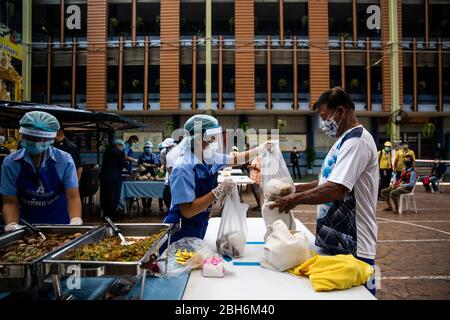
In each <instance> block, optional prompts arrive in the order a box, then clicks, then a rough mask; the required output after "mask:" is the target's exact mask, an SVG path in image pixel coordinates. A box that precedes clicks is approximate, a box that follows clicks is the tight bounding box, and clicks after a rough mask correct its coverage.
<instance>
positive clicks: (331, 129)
mask: <svg viewBox="0 0 450 320" xmlns="http://www.w3.org/2000/svg"><path fill="white" fill-rule="evenodd" d="M336 112H337V110H336V111H335V112H334V114H333V116H332V117H331V118H330V119H325V120H321V121H320V128H321V129H322V132H323V133H324V134H325V135H327V136H329V137H332V138H334V137H336V136H337V132H338V129H339V126H340V125H341V122H342V119H343V118H341V121H339V124H338V123H337V122H336V120H334V115H335V114H336Z"/></svg>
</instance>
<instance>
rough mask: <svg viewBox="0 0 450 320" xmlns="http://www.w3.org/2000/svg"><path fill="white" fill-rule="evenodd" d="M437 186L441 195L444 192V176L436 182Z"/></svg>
mask: <svg viewBox="0 0 450 320" xmlns="http://www.w3.org/2000/svg"><path fill="white" fill-rule="evenodd" d="M441 183H442V184H441ZM436 186H437V187H438V189H439V193H443V192H444V176H442V177H441V178H440V179H438V180H436Z"/></svg>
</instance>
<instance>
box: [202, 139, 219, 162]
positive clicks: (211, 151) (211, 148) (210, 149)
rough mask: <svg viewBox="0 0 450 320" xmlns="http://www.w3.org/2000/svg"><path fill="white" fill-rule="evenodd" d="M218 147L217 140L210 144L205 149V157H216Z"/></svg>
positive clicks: (208, 158)
mask: <svg viewBox="0 0 450 320" xmlns="http://www.w3.org/2000/svg"><path fill="white" fill-rule="evenodd" d="M218 147H219V144H218V143H217V142H211V143H210V144H208V146H207V147H206V148H205V149H204V150H203V159H204V160H211V159H212V158H214V155H215V154H216V151H217V149H218Z"/></svg>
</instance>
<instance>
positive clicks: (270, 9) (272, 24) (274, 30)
mask: <svg viewBox="0 0 450 320" xmlns="http://www.w3.org/2000/svg"><path fill="white" fill-rule="evenodd" d="M254 13H255V17H254V19H255V21H254V22H255V35H258V36H266V35H272V36H276V35H279V32H280V31H279V29H280V28H279V21H280V18H279V17H280V7H279V4H278V3H277V2H270V3H269V2H255V9H254Z"/></svg>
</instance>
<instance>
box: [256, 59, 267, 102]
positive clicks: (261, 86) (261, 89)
mask: <svg viewBox="0 0 450 320" xmlns="http://www.w3.org/2000/svg"><path fill="white" fill-rule="evenodd" d="M255 93H256V94H257V97H258V98H259V99H258V100H265V99H266V96H265V94H267V65H265V64H257V65H255Z"/></svg>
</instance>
